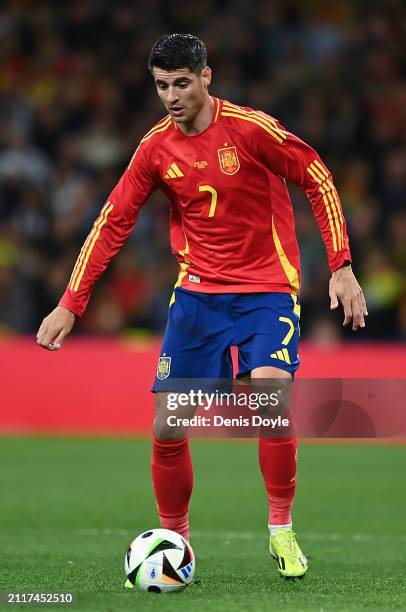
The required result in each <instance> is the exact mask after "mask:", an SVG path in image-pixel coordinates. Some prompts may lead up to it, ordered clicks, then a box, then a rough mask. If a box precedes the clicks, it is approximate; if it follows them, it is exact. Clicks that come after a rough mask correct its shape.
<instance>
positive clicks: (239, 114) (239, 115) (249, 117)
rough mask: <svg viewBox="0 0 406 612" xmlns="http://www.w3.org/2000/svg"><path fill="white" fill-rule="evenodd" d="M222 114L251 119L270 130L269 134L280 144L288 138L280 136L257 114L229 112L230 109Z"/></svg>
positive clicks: (267, 130)
mask: <svg viewBox="0 0 406 612" xmlns="http://www.w3.org/2000/svg"><path fill="white" fill-rule="evenodd" d="M221 114H222V116H223V117H236V118H237V119H242V120H243V121H250V122H251V123H256V124H257V125H259V126H260V127H262V129H263V130H265V132H268V134H270V135H271V136H273V138H275V140H277V141H278V142H279V143H280V144H282V143H283V141H284V140H285V138H286V137H285V138H282V137H281V136H279V135H278V134H277V133H276V131H275V129H274V128H273V127H271V125H270V124H267V123H266V122H265V121H261V120H260V119H259V118H258V116H257V115H256V116H255V117H253V116H250V115H248V114H243V113H242V111H238V112H228V110H223V111H222V113H221Z"/></svg>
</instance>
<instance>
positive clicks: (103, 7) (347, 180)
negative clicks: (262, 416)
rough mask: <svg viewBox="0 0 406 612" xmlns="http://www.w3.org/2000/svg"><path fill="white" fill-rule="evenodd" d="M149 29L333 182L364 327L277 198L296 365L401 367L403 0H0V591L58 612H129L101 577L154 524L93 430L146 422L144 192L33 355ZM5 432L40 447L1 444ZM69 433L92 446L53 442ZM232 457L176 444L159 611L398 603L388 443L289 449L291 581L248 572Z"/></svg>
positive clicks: (134, 462)
mask: <svg viewBox="0 0 406 612" xmlns="http://www.w3.org/2000/svg"><path fill="white" fill-rule="evenodd" d="M171 31H190V32H193V33H196V34H198V35H199V36H200V37H201V38H202V39H203V40H205V41H206V43H207V46H208V50H209V63H210V65H211V66H212V67H213V69H214V80H213V85H212V88H211V91H212V93H213V94H214V95H217V96H219V97H225V98H228V99H230V100H232V101H233V102H236V103H240V104H243V105H249V106H252V107H254V108H261V109H263V110H265V111H267V112H268V113H270V114H272V115H274V116H276V117H278V118H279V119H280V121H281V122H282V123H283V124H284V125H285V126H286V127H287V128H288V129H290V130H291V131H293V132H295V133H296V134H297V135H298V136H300V137H302V138H303V139H304V140H306V141H308V142H309V144H311V145H313V146H314V147H315V148H316V149H317V151H318V152H319V153H320V155H321V156H322V158H323V159H324V160H325V162H326V164H327V165H328V166H329V167H330V168H331V169H332V171H333V174H334V177H335V182H336V185H337V187H338V190H339V193H340V195H341V199H342V201H343V205H344V210H345V214H346V218H347V222H348V228H349V234H350V240H351V248H352V253H353V257H354V270H355V273H356V275H357V276H358V278H359V280H360V282H361V284H362V286H363V288H364V290H365V294H366V297H367V301H368V307H369V313H370V314H369V318H368V324H367V327H366V329H365V330H362V331H361V332H358V333H357V334H353V333H352V332H351V331H350V330H343V328H342V326H341V322H342V313H341V312H339V313H338V312H337V313H331V312H330V311H329V299H328V280H329V271H328V267H327V258H326V256H325V253H324V248H323V245H322V242H321V239H320V236H319V232H318V229H317V226H316V224H315V222H314V220H313V218H312V214H311V208H310V205H309V203H308V202H307V201H306V199H305V198H304V196H303V194H301V193H300V192H299V191H298V190H296V189H292V190H291V193H292V197H293V201H294V206H295V209H296V220H297V230H298V237H299V242H300V246H301V253H302V271H303V290H302V295H301V300H302V304H303V309H302V322H301V327H302V337H303V342H302V351H301V356H302V367H301V370H300V375H301V376H309V377H315V376H325V377H340V376H348V377H351V376H355V377H358V376H360V377H383V376H387V377H395V376H397V377H401V376H404V375H405V365H404V364H405V362H406V348H405V344H404V342H402V341H404V340H405V337H406V300H405V297H406V296H405V293H406V281H405V264H406V209H405V199H406V146H405V133H406V123H405V109H406V82H405V68H406V65H405V55H404V40H405V38H406V8H405V5H404V3H403V2H402V1H401V0H379V1H375V0H371V1H366V0H365V1H361V0H360V1H359V2H350V1H349V0H340V1H338V2H327V1H324V0H302V1H299V0H272V2H270V1H268V0H262V1H261V0H255V1H251V2H246V1H245V0H217V1H216V0H200V1H199V2H185V1H182V0H172V1H171V2H164V1H158V0H133V1H128V2H125V1H119V0H117V1H115V2H109V1H108V0H79V1H77V0H72V1H70V2H53V1H51V0H37V1H35V2H34V1H31V2H30V1H29V0H25V1H24V0H3V1H2V2H1V4H0V363H1V367H0V432H1V433H3V434H8V435H9V436H10V437H9V439H5V438H3V439H2V441H1V445H0V457H1V461H0V463H1V465H2V467H3V469H2V470H1V471H0V488H1V490H2V491H3V492H4V495H3V500H2V507H1V509H0V522H1V524H2V525H3V526H4V527H5V529H4V530H3V532H2V533H1V534H0V548H1V550H2V552H3V562H2V572H1V573H0V592H1V591H5V592H6V591H9V590H16V591H23V590H31V591H32V590H35V591H39V590H42V591H45V592H50V591H52V592H56V591H60V592H66V591H70V590H73V591H75V592H77V593H78V604H77V606H78V609H84V610H86V611H88V610H91V609H95V610H102V609H103V610H107V609H118V608H119V609H121V610H124V609H133V607H134V603H133V600H132V598H131V597H129V596H128V593H123V592H122V574H121V564H122V556H123V554H124V551H125V548H126V545H127V544H128V541H129V540H130V539H131V538H132V537H134V536H135V535H136V534H137V533H138V532H140V531H142V530H145V529H147V528H150V527H151V526H154V525H153V524H154V522H155V515H154V513H153V508H154V501H153V498H152V491H151V486H150V480H149V452H150V449H149V446H150V445H149V443H148V442H147V441H143V440H139V441H134V440H130V441H125V440H111V439H108V438H109V437H111V436H113V435H127V434H134V433H136V434H137V433H138V434H139V433H141V434H143V435H144V436H145V434H146V432H147V431H149V430H150V427H151V421H152V407H153V398H152V396H151V394H150V393H149V386H150V383H151V381H152V378H153V375H154V370H155V367H156V356H157V354H158V350H159V342H160V337H161V334H162V332H163V329H164V326H165V321H166V316H167V306H168V301H169V297H170V293H171V291H172V287H173V284H174V282H175V280H176V276H177V270H176V264H175V260H174V258H173V257H172V256H171V254H170V249H169V242H168V206H167V203H166V201H165V198H164V197H163V196H162V195H161V194H159V193H158V194H156V195H155V196H154V197H153V198H152V200H151V201H150V202H149V203H148V204H146V206H145V207H144V209H143V211H142V213H141V215H140V219H139V223H138V226H137V228H136V230H135V232H134V233H133V235H132V236H131V238H130V240H129V242H128V244H127V246H126V247H125V248H124V249H123V251H122V252H121V254H120V255H119V256H117V258H116V259H115V260H114V262H113V263H112V265H111V267H110V268H109V270H108V271H107V272H106V274H105V275H104V277H103V278H102V279H101V280H100V281H99V283H98V285H97V287H96V290H95V292H94V295H93V299H92V301H91V303H90V306H89V308H88V311H87V313H86V315H85V317H84V318H83V319H82V320H78V321H77V323H76V325H75V329H74V332H73V334H72V337H70V338H69V339H68V341H67V342H66V343H65V346H64V348H63V350H62V351H59V352H57V353H49V352H46V351H43V350H40V349H39V348H38V347H37V346H36V343H35V337H34V336H35V332H36V330H37V329H38V326H39V324H40V322H41V320H42V318H43V317H44V316H46V315H47V314H48V312H49V311H50V310H51V309H53V308H54V307H55V305H56V304H57V302H58V300H59V297H60V295H61V294H62V293H63V291H64V288H65V285H66V283H67V280H68V278H69V276H70V273H71V270H72V266H73V264H74V262H75V260H76V257H77V254H78V252H79V250H80V247H81V244H82V243H83V241H84V239H85V238H86V236H87V233H88V232H89V229H90V227H91V224H92V222H93V220H94V218H95V217H96V216H97V214H98V211H99V209H100V208H101V206H102V205H103V203H104V201H105V199H106V197H107V196H108V194H109V193H110V191H111V190H112V188H113V186H114V184H115V182H116V181H117V179H118V178H119V176H120V175H121V173H122V171H123V169H124V168H125V166H126V165H127V162H128V160H129V159H130V157H131V155H132V152H133V151H134V149H135V147H136V146H137V143H138V141H139V139H140V138H141V137H142V136H143V134H145V132H146V131H147V130H148V129H149V128H150V127H151V125H152V124H153V123H155V122H156V121H157V120H159V119H160V118H161V117H162V116H163V114H164V113H163V109H162V108H161V106H160V103H159V102H158V99H157V96H156V93H155V91H154V86H153V83H152V80H151V77H150V75H149V74H148V72H147V68H146V62H147V57H148V54H149V50H150V47H151V45H152V43H153V41H154V40H155V39H156V38H158V37H159V36H160V35H161V34H163V33H165V32H171ZM382 407H383V409H385V408H386V406H385V405H383V406H382ZM21 433H26V434H32V433H45V434H51V435H50V437H49V439H43V438H39V439H38V438H36V437H35V436H34V437H27V438H21V439H17V438H16V437H14V436H13V434H21ZM78 433H79V434H81V435H83V436H88V435H94V434H96V435H100V434H101V435H103V436H105V439H101V440H87V439H78V438H75V437H71V438H68V439H66V440H62V439H60V438H58V439H55V440H54V439H53V438H52V434H78ZM253 446H254V445H251V444H243V443H241V444H238V443H237V444H228V443H226V442H216V443H213V442H210V441H197V442H196V443H195V444H194V448H193V452H194V460H195V465H196V474H197V475H198V476H199V481H200V482H199V486H198V487H197V488H196V492H195V493H194V496H193V500H192V521H193V522H192V541H193V545H194V546H196V550H197V552H198V563H199V565H198V574H199V577H200V578H202V583H201V584H196V585H195V586H194V590H193V589H190V590H189V591H188V592H187V593H186V594H185V595H184V596H183V598H180V599H179V598H176V602H175V601H173V602H167V601H165V609H166V610H172V609H173V610H175V609H176V610H177V611H178V610H180V609H181V610H182V609H185V610H186V609H187V610H191V609H193V608H192V607H191V605H192V606H193V604H194V603H195V598H196V596H198V597H199V605H198V609H201V607H202V606H205V607H208V608H210V609H220V608H221V609H223V610H227V611H228V610H230V611H231V610H240V609H242V608H244V609H248V608H249V609H251V610H255V611H257V610H258V611H259V610H263V611H265V610H268V609H269V605H272V606H273V607H274V608H275V609H279V608H280V609H282V608H283V609H284V610H287V611H288V610H295V612H297V611H298V610H315V609H326V610H327V609H337V610H343V609H344V608H345V609H348V610H354V612H358V611H359V610H361V609H364V608H368V609H380V610H386V609H394V608H397V609H405V606H406V594H405V588H404V571H403V567H404V552H403V548H404V547H402V543H403V542H404V539H405V535H404V521H403V514H402V512H401V511H400V508H402V507H403V506H404V491H403V490H402V488H401V486H399V483H401V482H402V478H403V476H402V474H404V470H405V469H406V468H405V454H404V452H403V449H402V448H396V447H395V446H394V445H392V446H389V445H388V446H385V447H379V448H378V447H372V446H368V447H366V446H365V445H363V446H357V445H352V446H351V448H350V446H349V445H346V446H345V447H344V446H333V445H323V446H313V445H310V444H307V445H304V446H303V447H302V449H301V461H300V465H299V491H298V500H297V511H296V514H295V516H296V518H297V522H296V525H297V529H298V532H299V534H300V536H301V538H303V539H302V542H303V544H304V545H305V550H306V552H307V551H308V550H309V553H310V554H311V555H312V570H311V573H310V574H309V577H308V579H307V580H305V581H303V584H302V583H301V584H300V585H293V586H292V585H289V584H286V583H285V582H283V583H282V582H281V581H278V582H277V581H276V574H275V575H274V574H272V576H271V575H270V574H269V569H268V566H269V560H268V558H267V557H266V555H265V539H264V537H265V536H264V529H263V526H264V525H265V498H264V494H263V485H262V482H261V481H260V475H259V471H258V469H257V465H256V464H257V461H256V457H255V448H253ZM106 493H107V494H106ZM220 499H221V506H222V510H221V512H220V511H219V510H218V507H217V504H216V503H213V500H220ZM295 520H296V519H295ZM241 530H242V532H241ZM247 530H250V531H247ZM399 544H400V545H399ZM377 550H379V554H378V556H377V552H376V551H377ZM296 586H297V587H298V588H296ZM81 602H82V603H81ZM142 604H143V607H142V609H143V610H144V609H145V610H147V609H148V610H149V609H151V610H152V609H154V610H155V609H156V610H158V609H159V610H161V609H162V603H161V602H156V603H155V600H154V601H152V600H148V601H147V600H146V599H145V600H143V601H142Z"/></svg>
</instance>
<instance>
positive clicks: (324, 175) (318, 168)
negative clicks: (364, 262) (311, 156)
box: [310, 159, 343, 250]
mask: <svg viewBox="0 0 406 612" xmlns="http://www.w3.org/2000/svg"><path fill="white" fill-rule="evenodd" d="M310 166H311V167H312V168H313V170H314V172H316V173H317V174H318V176H319V177H320V178H321V180H322V182H323V184H326V186H327V188H326V193H327V196H328V199H329V200H330V204H331V210H332V211H333V217H334V223H335V227H336V231H337V243H338V244H337V246H338V249H339V250H340V249H341V248H342V245H343V237H342V228H341V225H340V219H339V215H338V211H337V209H336V201H335V200H334V199H333V196H332V193H331V192H332V190H333V189H334V185H333V183H332V182H331V181H330V180H329V178H328V177H329V174H328V172H327V170H326V169H325V168H324V167H323V166H322V165H321V163H320V162H319V161H318V160H317V159H315V160H314V162H313V164H310Z"/></svg>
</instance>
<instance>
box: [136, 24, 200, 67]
mask: <svg viewBox="0 0 406 612" xmlns="http://www.w3.org/2000/svg"><path fill="white" fill-rule="evenodd" d="M154 66H155V67H156V68H161V69H162V70H168V71H169V70H178V69H179V68H189V69H190V71H191V72H195V73H196V74H200V72H201V71H202V70H203V68H205V67H206V66H207V49H206V45H205V44H204V42H202V41H201V40H200V39H199V38H197V36H193V34H165V35H164V36H161V38H159V39H158V40H157V41H156V42H155V43H154V44H153V46H152V49H151V53H150V56H149V60H148V68H149V70H150V72H151V73H152V69H153V68H154Z"/></svg>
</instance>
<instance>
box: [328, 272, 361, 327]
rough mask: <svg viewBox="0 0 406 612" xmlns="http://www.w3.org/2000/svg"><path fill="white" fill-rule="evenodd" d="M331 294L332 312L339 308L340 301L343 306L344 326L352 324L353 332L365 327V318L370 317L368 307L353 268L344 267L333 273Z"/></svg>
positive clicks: (330, 287) (330, 285)
mask: <svg viewBox="0 0 406 612" xmlns="http://www.w3.org/2000/svg"><path fill="white" fill-rule="evenodd" d="M329 293H330V308H331V309H332V310H334V309H335V308H337V307H338V302H339V301H340V302H341V304H342V305H343V308H344V322H343V325H344V326H347V325H350V323H351V322H352V329H353V331H357V329H359V328H360V327H365V317H366V316H367V315H368V310H367V305H366V302H365V297H364V293H363V291H362V289H361V287H360V286H359V284H358V281H357V279H356V278H355V276H354V272H353V271H352V268H351V266H343V267H342V268H339V269H338V270H336V271H335V272H333V273H332V275H331V279H330V284H329Z"/></svg>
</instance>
